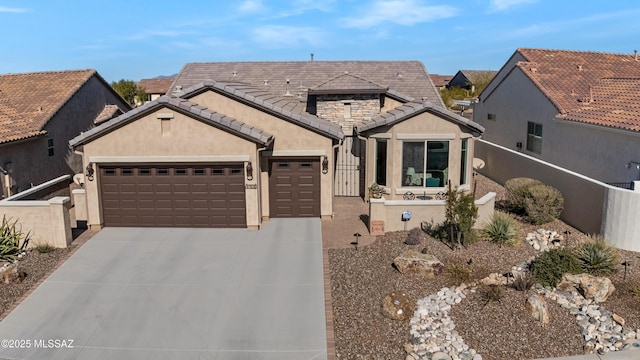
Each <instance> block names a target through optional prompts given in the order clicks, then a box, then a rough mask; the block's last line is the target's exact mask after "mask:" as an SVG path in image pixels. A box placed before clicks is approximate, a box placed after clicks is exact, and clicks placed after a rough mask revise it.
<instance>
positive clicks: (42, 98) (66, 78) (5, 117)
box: [0, 70, 97, 143]
mask: <svg viewBox="0 0 640 360" xmlns="http://www.w3.org/2000/svg"><path fill="white" fill-rule="evenodd" d="M94 75H97V73H96V71H95V70H71V71H51V72H34V73H22V74H6V75H0V129H2V130H0V143H5V142H11V141H16V140H21V139H26V138H30V137H34V136H38V135H41V134H45V133H46V131H44V126H45V125H46V124H47V123H48V122H49V120H50V119H51V118H52V117H53V116H54V115H55V114H56V113H57V112H58V111H59V110H60V108H62V106H64V104H66V103H67V101H69V99H71V97H72V96H73V95H74V94H75V93H76V92H77V91H78V90H79V89H80V88H81V87H82V86H83V85H84V84H85V83H86V82H87V81H88V80H89V79H90V78H91V77H92V76H94Z"/></svg>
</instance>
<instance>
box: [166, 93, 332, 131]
mask: <svg viewBox="0 0 640 360" xmlns="http://www.w3.org/2000/svg"><path fill="white" fill-rule="evenodd" d="M208 89H212V90H214V91H218V92H222V93H225V94H226V95H227V96H230V97H233V98H236V99H237V100H239V101H246V102H249V103H251V104H252V105H253V106H256V107H258V108H260V109H262V110H263V111H266V112H270V113H272V114H275V115H279V116H283V117H284V118H285V119H287V120H289V121H291V122H292V123H295V124H297V125H300V126H302V127H304V128H307V129H310V130H312V131H316V132H319V133H321V134H323V135H325V136H329V137H331V138H334V139H342V138H344V133H343V132H342V129H341V128H340V126H338V125H336V124H333V123H330V122H328V121H325V120H323V119H321V118H319V117H317V116H315V115H311V114H309V113H307V112H305V111H304V106H303V104H302V103H301V101H300V99H299V98H297V97H294V96H278V95H274V94H272V93H271V92H268V91H266V90H263V89H261V88H258V87H256V86H253V85H251V84H246V83H240V82H222V81H205V82H201V83H199V84H195V85H193V86H191V87H189V88H186V89H184V90H182V91H180V92H177V93H176V95H178V96H180V97H182V98H185V99H190V98H191V97H193V96H195V95H197V94H200V93H202V92H204V91H207V90H208Z"/></svg>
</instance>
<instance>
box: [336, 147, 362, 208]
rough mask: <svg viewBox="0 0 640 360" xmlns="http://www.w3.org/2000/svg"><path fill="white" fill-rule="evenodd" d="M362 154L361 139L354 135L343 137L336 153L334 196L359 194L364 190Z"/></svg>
mask: <svg viewBox="0 0 640 360" xmlns="http://www.w3.org/2000/svg"><path fill="white" fill-rule="evenodd" d="M364 155H365V151H364V144H363V141H362V140H360V139H358V138H357V137H355V136H346V137H345V138H344V141H343V142H342V145H341V146H340V147H338V153H337V154H336V156H337V157H336V176H335V184H334V185H335V186H334V188H335V195H336V196H361V194H362V193H363V192H364V190H363V189H364V188H363V185H364V184H363V183H364V164H365V158H364ZM361 169H362V171H361Z"/></svg>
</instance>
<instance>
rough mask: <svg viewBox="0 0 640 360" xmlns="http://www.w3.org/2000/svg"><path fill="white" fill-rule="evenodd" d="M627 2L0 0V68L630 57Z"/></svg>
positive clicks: (636, 7)
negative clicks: (558, 54) (538, 53)
mask: <svg viewBox="0 0 640 360" xmlns="http://www.w3.org/2000/svg"><path fill="white" fill-rule="evenodd" d="M639 18H640V2H638V1H637V0H614V1H602V0H582V1H574V0H458V1H449V0H342V1H340V0H278V1H271V0H231V1H227V0H210V1H204V0H193V1H189V0H184V1H175V0H174V1H163V0H156V1H130V0H127V1H121V0H109V1H91V0H81V1H77V0H66V1H65V0H42V1H4V0H0V34H2V35H1V36H0V54H1V55H2V56H0V73H18V72H30V71H42V70H67V69H86V68H92V69H96V70H97V71H98V72H99V73H100V74H101V75H102V76H103V77H104V78H105V79H106V80H107V81H117V80H119V79H131V80H136V81H137V80H139V79H141V78H150V77H155V76H158V75H171V74H175V73H177V72H179V71H180V69H181V68H182V66H183V65H184V64H185V63H187V62H201V61H281V60H294V61H297V60H301V61H305V60H308V59H309V57H310V54H311V53H314V57H315V59H316V60H419V61H422V62H423V63H424V64H425V66H426V68H427V70H428V71H429V72H430V73H435V74H454V73H455V72H456V71H458V70H460V69H476V70H498V69H499V68H500V67H501V66H502V65H503V64H504V63H505V62H506V60H507V59H508V58H509V56H511V54H513V52H514V51H515V50H516V49H517V48H518V47H535V48H548V49H571V50H592V51H604V52H614V53H629V54H632V53H633V50H634V49H639V50H640V21H638V19H639Z"/></svg>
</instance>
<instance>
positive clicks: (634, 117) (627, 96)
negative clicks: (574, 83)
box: [560, 79, 640, 131]
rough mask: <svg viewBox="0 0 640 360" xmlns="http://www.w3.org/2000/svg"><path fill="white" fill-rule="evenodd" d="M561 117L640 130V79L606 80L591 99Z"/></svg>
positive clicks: (597, 85) (593, 92)
mask: <svg viewBox="0 0 640 360" xmlns="http://www.w3.org/2000/svg"><path fill="white" fill-rule="evenodd" d="M560 117H561V118H564V119H566V120H571V121H579V122H584V123H589V124H596V125H603V126H608V127H613V128H620V129H627V130H633V131H640V121H639V120H640V79H602V80H600V81H599V82H598V83H597V84H596V85H595V86H593V87H592V88H591V97H590V98H588V99H583V101H581V103H580V106H578V107H576V108H574V109H572V110H571V111H569V112H567V113H566V114H563V115H560Z"/></svg>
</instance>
